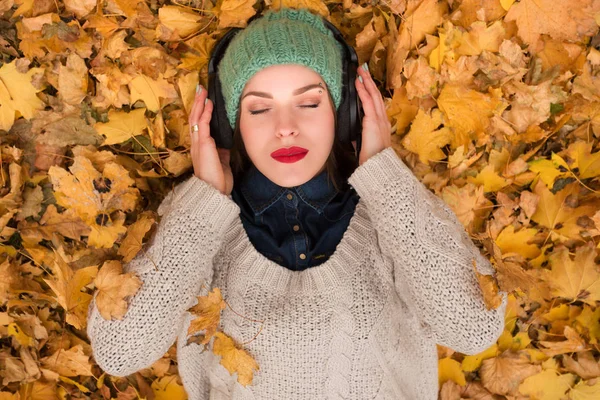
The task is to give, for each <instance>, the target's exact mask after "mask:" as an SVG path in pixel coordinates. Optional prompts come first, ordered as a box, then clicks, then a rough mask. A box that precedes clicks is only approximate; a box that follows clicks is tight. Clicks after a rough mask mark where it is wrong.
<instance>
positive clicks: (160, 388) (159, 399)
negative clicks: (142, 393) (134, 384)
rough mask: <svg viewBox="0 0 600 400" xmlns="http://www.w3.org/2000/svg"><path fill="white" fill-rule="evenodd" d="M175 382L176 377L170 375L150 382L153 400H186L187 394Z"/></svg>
mask: <svg viewBox="0 0 600 400" xmlns="http://www.w3.org/2000/svg"><path fill="white" fill-rule="evenodd" d="M177 380H178V379H177V375H170V376H163V377H162V378H157V379H156V380H155V381H154V382H152V385H151V388H152V392H153V393H154V400H186V399H187V398H188V396H187V393H186V391H185V389H184V387H183V386H182V385H181V384H179V382H177Z"/></svg>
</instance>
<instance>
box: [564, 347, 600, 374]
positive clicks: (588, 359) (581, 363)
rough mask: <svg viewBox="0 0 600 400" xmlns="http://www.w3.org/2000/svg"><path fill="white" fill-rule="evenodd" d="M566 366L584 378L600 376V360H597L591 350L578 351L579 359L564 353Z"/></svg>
mask: <svg viewBox="0 0 600 400" xmlns="http://www.w3.org/2000/svg"><path fill="white" fill-rule="evenodd" d="M563 364H564V365H565V368H566V369H567V370H568V371H570V372H573V373H574V374H576V375H578V376H580V377H582V378H583V379H594V378H598V377H600V362H598V361H596V359H595V358H594V355H593V354H592V351H591V350H587V351H581V352H579V353H577V361H575V360H574V359H573V358H572V357H571V356H570V355H569V354H564V355H563Z"/></svg>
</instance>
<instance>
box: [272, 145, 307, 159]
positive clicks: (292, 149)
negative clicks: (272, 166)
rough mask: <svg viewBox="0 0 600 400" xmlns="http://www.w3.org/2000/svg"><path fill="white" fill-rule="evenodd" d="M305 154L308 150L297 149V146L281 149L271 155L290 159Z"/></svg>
mask: <svg viewBox="0 0 600 400" xmlns="http://www.w3.org/2000/svg"><path fill="white" fill-rule="evenodd" d="M303 153H308V150H306V149H304V148H302V147H297V146H292V147H290V148H287V149H286V148H281V149H279V150H277V151H274V152H272V153H271V157H289V156H292V155H295V154H303Z"/></svg>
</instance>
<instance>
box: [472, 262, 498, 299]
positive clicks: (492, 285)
mask: <svg viewBox="0 0 600 400" xmlns="http://www.w3.org/2000/svg"><path fill="white" fill-rule="evenodd" d="M473 270H474V271H475V275H476V276H477V282H479V287H480V288H481V291H482V292H483V300H484V301H485V307H486V308H487V309H488V310H495V309H496V308H498V307H499V306H500V304H502V296H500V294H499V293H498V291H499V288H498V281H496V278H495V277H493V276H491V275H484V274H481V273H479V271H478V270H477V263H476V262H475V259H473Z"/></svg>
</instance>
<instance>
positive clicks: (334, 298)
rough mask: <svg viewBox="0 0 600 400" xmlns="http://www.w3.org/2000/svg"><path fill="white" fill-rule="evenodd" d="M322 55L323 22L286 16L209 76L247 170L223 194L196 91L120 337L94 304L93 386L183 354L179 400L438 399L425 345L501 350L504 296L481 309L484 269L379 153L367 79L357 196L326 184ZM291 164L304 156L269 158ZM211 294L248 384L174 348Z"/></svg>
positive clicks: (327, 99)
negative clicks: (179, 168) (183, 176)
mask: <svg viewBox="0 0 600 400" xmlns="http://www.w3.org/2000/svg"><path fill="white" fill-rule="evenodd" d="M299 38H302V40H300V39H299ZM333 41H334V39H333V38H332V37H331V35H330V34H328V33H327V29H326V28H325V27H324V26H323V23H322V20H321V19H320V18H319V17H318V16H315V15H313V14H311V13H310V12H309V11H306V10H291V9H282V10H280V11H278V12H272V11H269V12H267V13H266V14H265V15H264V16H263V18H261V19H258V20H256V21H253V22H252V23H251V24H250V25H249V26H248V27H247V28H246V29H244V30H243V31H242V33H240V34H239V35H238V36H236V38H234V40H233V41H232V43H231V44H230V45H229V47H228V49H227V52H226V54H225V56H224V59H223V60H222V61H221V64H220V66H219V68H220V70H219V71H220V72H219V76H220V79H221V82H222V85H223V88H224V89H223V94H224V98H225V102H226V108H227V115H228V118H229V121H230V124H231V126H232V127H235V130H236V132H237V133H238V135H240V136H241V139H242V140H241V144H242V145H243V147H241V148H240V147H239V146H240V144H239V143H240V142H239V141H238V148H237V150H236V149H234V153H233V154H232V157H231V158H235V157H240V158H239V160H243V159H244V157H246V156H247V158H248V160H249V162H250V163H251V166H250V167H249V168H248V169H247V170H240V171H238V172H239V173H236V175H235V177H236V178H235V179H236V181H234V171H232V169H231V167H230V153H229V152H228V151H226V150H223V149H217V148H216V146H215V143H214V140H213V139H212V138H211V136H210V129H209V127H210V125H209V122H210V118H211V114H212V108H213V105H212V102H210V101H206V90H205V89H203V88H199V90H198V93H197V95H196V99H195V102H194V106H193V109H192V111H191V113H190V117H189V122H190V126H192V132H191V134H192V160H193V165H194V172H195V175H194V176H192V177H191V178H190V179H188V180H187V181H185V182H184V183H182V184H180V185H178V186H177V187H176V188H175V191H174V193H172V194H170V195H169V197H168V198H167V199H165V201H164V202H163V204H161V207H160V208H159V213H161V214H164V215H163V217H162V220H161V222H160V225H159V229H158V231H157V233H156V235H155V236H154V238H153V240H152V242H151V243H150V247H149V249H148V250H147V251H146V256H143V255H140V256H138V257H136V259H134V260H133V261H131V262H130V263H129V264H128V265H127V266H126V269H127V270H128V271H135V272H137V273H138V275H139V276H140V278H141V279H142V280H143V282H144V284H143V286H142V288H141V289H140V291H139V292H138V293H137V294H136V295H135V297H134V298H133V299H132V301H131V304H130V307H129V309H128V312H127V314H126V315H125V317H124V318H123V320H121V321H105V320H103V319H102V318H101V317H100V315H99V313H98V311H97V309H96V307H95V302H94V301H93V302H92V303H91V305H90V314H89V321H88V335H89V337H90V341H91V344H92V348H93V350H94V356H95V358H96V361H97V363H98V365H100V367H101V368H102V369H104V370H105V371H107V372H108V373H110V374H113V375H119V376H124V375H128V374H131V373H133V372H135V371H137V370H139V369H142V368H145V367H149V366H150V365H152V363H153V362H154V361H156V360H157V359H158V358H160V357H161V356H162V355H163V354H164V353H165V352H166V351H167V350H168V348H169V347H170V346H171V345H172V343H173V341H174V340H175V339H176V338H178V345H177V354H178V365H179V372H180V375H181V378H182V381H183V384H184V386H185V389H186V391H187V393H188V395H189V398H190V399H230V398H232V399H325V398H344V399H361V400H362V399H410V400H412V399H432V400H433V399H436V398H437V392H438V377H437V352H436V343H439V344H442V345H444V346H448V347H451V348H453V349H455V350H457V351H460V352H462V353H465V354H476V353H478V352H481V351H483V350H484V349H486V348H487V347H489V346H490V345H492V344H493V343H494V342H495V341H496V339H497V338H498V336H499V335H500V333H501V332H502V329H503V326H504V323H503V322H504V312H505V309H506V296H505V295H504V296H503V301H502V305H501V306H500V307H499V308H498V309H496V310H489V311H488V310H487V309H486V307H485V305H484V302H483V296H482V293H481V290H480V288H479V286H478V284H477V279H476V277H475V274H474V272H473V263H474V262H475V263H476V264H477V267H478V269H479V270H480V272H482V273H488V274H491V273H492V272H493V269H492V267H491V265H490V263H489V261H487V260H486V259H485V258H484V257H482V256H481V254H480V253H479V250H478V249H477V248H476V247H475V246H474V245H473V243H472V242H471V241H470V239H469V237H468V236H467V235H466V233H465V231H464V229H463V227H462V225H460V223H459V222H458V220H457V219H456V217H455V216H454V214H453V213H452V212H451V210H450V209H449V208H448V207H447V206H446V205H445V203H443V202H442V201H441V200H440V199H438V198H437V197H436V196H434V195H433V194H432V193H430V192H429V191H428V190H427V189H426V188H425V187H424V186H423V185H422V184H421V183H420V182H419V181H418V180H417V179H416V178H415V177H414V175H413V174H412V173H411V171H410V170H409V169H408V168H407V167H406V166H405V165H404V163H403V162H402V161H401V160H400V159H399V158H398V156H397V155H396V153H395V152H394V150H393V149H392V148H391V147H390V145H391V143H390V124H389V122H388V120H387V117H386V113H385V107H384V103H383V99H382V98H381V95H380V93H379V92H378V90H377V88H376V86H375V83H374V82H373V80H372V79H371V76H370V75H369V73H368V71H367V70H366V68H359V70H358V76H359V78H358V79H357V80H356V82H355V85H356V89H357V92H358V95H359V96H360V99H361V102H362V106H363V109H364V118H363V120H362V128H363V132H362V148H361V150H360V154H359V157H358V164H359V167H358V168H356V169H355V170H354V171H350V172H351V175H350V176H349V177H348V178H347V182H348V183H349V184H350V185H351V186H352V188H349V187H347V188H344V187H336V186H338V185H337V184H336V185H333V184H334V183H335V174H329V173H327V171H328V165H332V163H331V157H332V152H333V153H335V151H332V150H333V149H335V148H336V145H335V143H336V136H335V122H334V121H335V112H334V111H335V109H337V107H338V106H339V103H340V93H341V87H340V82H341V80H340V79H339V54H340V53H339V52H336V51H335V43H334V42H333ZM282 54H284V55H285V54H287V56H282ZM240 60H246V61H244V62H243V63H242V64H240V63H241V62H242V61H240ZM265 60H266V61H265ZM336 60H337V62H336ZM240 65H244V67H248V68H249V69H250V70H251V71H253V72H252V73H251V74H249V75H250V76H249V77H248V76H246V75H245V73H244V71H246V68H244V69H240V68H239V66H240ZM236 66H237V69H236V68H234V67H236ZM253 68H254V70H256V71H254V70H253ZM194 127H195V128H194ZM290 149H292V151H291V153H298V152H301V153H302V154H295V155H290V156H287V157H286V156H279V157H278V155H279V154H280V153H283V154H284V153H285V152H286V150H290ZM239 160H238V161H239ZM328 162H329V163H328ZM234 164H236V165H239V164H242V162H241V161H239V162H235V163H234ZM234 170H235V168H234ZM338 172H339V171H338ZM330 175H331V176H330ZM338 177H339V176H338ZM332 185H333V187H334V189H331V186H332ZM234 186H235V188H234ZM338 189H339V190H338ZM311 191H312V192H311ZM358 196H360V199H359V200H358ZM334 199H335V200H334ZM332 202H333V203H332ZM332 204H333V206H332V207H330V205H332ZM336 207H337V208H336ZM328 212H331V214H328ZM276 225H279V227H280V229H276V228H273V227H274V226H276ZM326 236H330V237H331V240H329V241H327V240H324V241H323V240H322V239H323V238H324V237H326ZM317 256H322V257H320V258H319V257H317ZM149 259H152V260H153V262H152V261H150V260H149ZM323 259H325V260H323ZM213 287H218V288H220V289H221V291H222V293H223V296H224V298H225V299H226V300H227V302H228V304H229V305H230V306H231V308H232V309H233V310H235V312H233V311H232V310H231V309H229V308H226V309H225V310H223V311H222V316H221V328H222V330H223V331H224V332H225V333H227V334H228V335H230V336H231V337H232V338H233V339H234V340H236V342H238V343H245V345H244V349H245V350H247V351H248V352H249V353H250V354H251V355H252V356H253V357H254V358H255V360H256V361H257V363H258V365H259V367H260V369H259V370H258V371H256V372H255V374H254V379H253V382H252V384H251V385H248V386H242V385H241V384H239V383H238V382H237V380H236V376H235V375H234V376H231V375H230V374H229V372H227V370H225V368H224V367H223V366H222V365H220V364H219V357H216V356H215V355H214V354H213V353H212V352H210V351H202V348H201V346H199V345H197V344H195V343H190V344H189V345H186V343H187V339H188V335H187V330H188V327H189V324H190V321H191V320H192V319H193V316H192V315H190V313H189V312H188V311H187V310H188V309H189V308H190V307H192V306H193V305H194V304H195V303H196V296H198V295H204V294H206V293H207V291H208V290H209V289H210V288H213ZM240 316H242V317H240Z"/></svg>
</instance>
